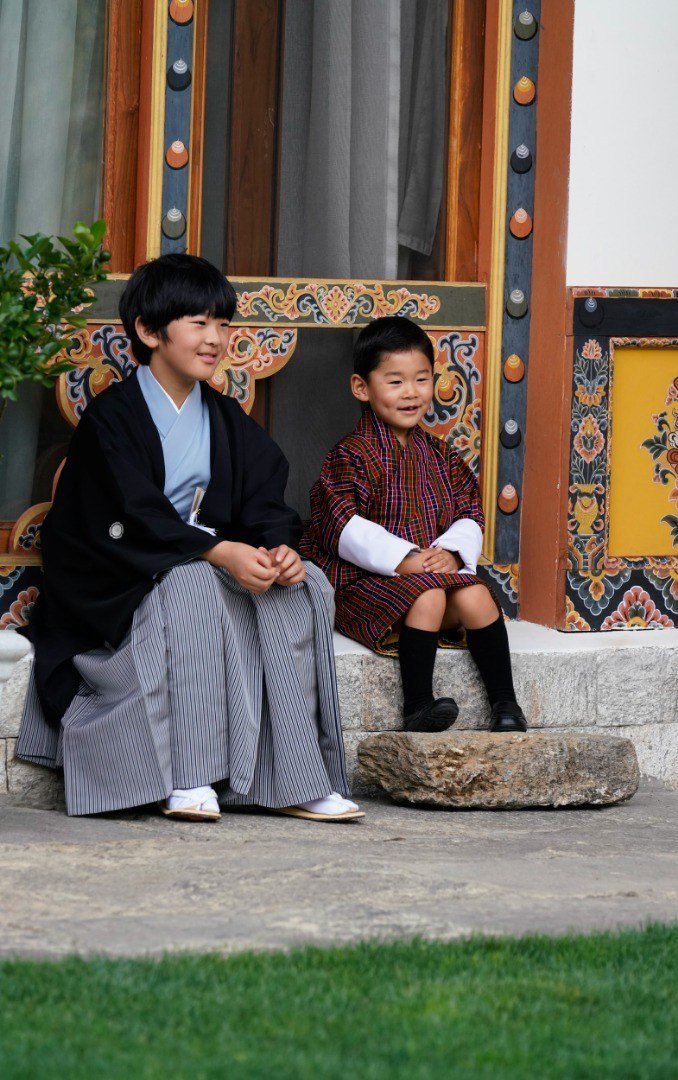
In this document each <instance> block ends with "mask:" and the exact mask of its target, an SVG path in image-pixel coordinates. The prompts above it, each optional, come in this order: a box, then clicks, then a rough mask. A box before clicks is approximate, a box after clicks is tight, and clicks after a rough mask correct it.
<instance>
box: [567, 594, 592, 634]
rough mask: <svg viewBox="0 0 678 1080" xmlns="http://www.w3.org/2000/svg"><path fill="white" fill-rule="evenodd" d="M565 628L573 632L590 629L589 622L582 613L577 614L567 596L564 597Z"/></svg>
mask: <svg viewBox="0 0 678 1080" xmlns="http://www.w3.org/2000/svg"><path fill="white" fill-rule="evenodd" d="M565 629H566V630H570V631H573V632H574V631H581V630H590V629H591V626H590V624H589V623H587V621H586V619H585V618H584V617H583V615H580V614H579V612H578V611H577V609H576V608H575V606H574V604H573V603H572V601H571V600H570V598H569V596H566V597H565Z"/></svg>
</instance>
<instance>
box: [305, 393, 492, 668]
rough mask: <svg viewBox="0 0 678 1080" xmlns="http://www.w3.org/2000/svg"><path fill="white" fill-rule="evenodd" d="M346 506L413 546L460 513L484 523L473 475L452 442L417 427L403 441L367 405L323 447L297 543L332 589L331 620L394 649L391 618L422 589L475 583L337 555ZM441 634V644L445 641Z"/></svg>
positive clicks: (427, 542)
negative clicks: (399, 571)
mask: <svg viewBox="0 0 678 1080" xmlns="http://www.w3.org/2000/svg"><path fill="white" fill-rule="evenodd" d="M354 514H359V515H360V516H361V517H365V518H367V519H368V520H370V521H375V522H376V523H377V524H378V525H382V526H383V527H384V528H385V529H388V531H389V532H391V533H394V534H395V535H396V536H399V537H401V538H402V539H403V540H408V541H410V542H411V543H412V544H414V545H416V546H417V547H420V548H428V547H430V546H431V544H432V543H433V541H434V540H436V539H437V538H438V537H439V536H441V535H442V533H444V532H446V531H447V529H449V528H450V526H451V525H452V524H453V523H454V522H455V521H458V520H460V519H461V518H470V519H471V520H472V521H475V522H477V524H478V525H479V526H480V528H481V529H482V528H483V527H484V525H485V518H484V515H483V510H482V506H481V503H480V495H479V490H478V483H477V481H476V478H475V476H474V475H473V473H472V471H471V470H470V469H469V468H468V466H467V465H466V464H465V463H464V462H463V461H462V459H461V457H460V456H459V454H458V453H457V452H456V450H454V448H453V447H452V446H451V445H450V444H449V443H446V442H443V441H442V440H441V439H437V438H435V437H434V436H432V435H429V434H428V433H427V432H425V431H423V430H422V429H421V428H418V427H417V428H415V429H414V431H413V432H412V434H411V436H410V440H409V442H408V445H407V446H406V447H403V446H402V445H401V443H400V442H399V441H398V439H397V438H396V436H395V434H394V433H393V431H392V430H391V428H390V427H389V426H388V424H385V423H383V421H381V420H380V419H379V418H378V417H377V416H376V415H375V414H374V413H373V412H372V410H371V409H370V408H366V409H364V410H363V414H362V417H361V419H360V421H359V423H358V425H357V427H356V428H355V430H354V431H353V432H352V434H351V435H348V436H347V437H346V438H344V439H342V440H341V441H340V442H339V443H337V445H336V446H335V447H334V449H333V450H331V451H330V453H329V454H328V456H327V458H326V460H325V464H324V465H323V468H322V472H321V474H320V478H319V479H318V480H317V481H316V483H315V484H314V485H313V488H312V489H311V524H310V528H309V529H308V531H307V533H306V534H305V536H304V537H303V539H302V545H301V551H302V554H303V556H304V558H306V559H311V560H312V561H313V562H314V563H315V564H316V565H317V566H319V567H320V568H321V569H322V570H323V572H324V573H325V574H326V575H327V577H328V578H329V580H330V582H331V584H332V585H333V586H334V588H335V590H336V595H335V602H336V608H337V615H336V627H337V630H340V631H341V633H342V634H346V635H347V636H348V637H352V638H354V639H355V640H356V641H360V642H362V644H363V645H367V646H368V647H369V648H371V649H374V650H375V651H376V652H381V653H385V654H386V655H394V653H395V652H396V651H397V650H396V649H395V644H394V643H395V641H396V640H397V628H396V624H397V623H398V620H399V619H401V618H402V617H403V616H404V615H405V614H406V613H407V611H408V610H409V609H410V607H411V606H412V604H413V603H414V601H415V600H416V599H417V597H419V596H421V594H422V593H423V592H426V591H427V590H428V589H438V588H443V589H451V588H461V587H463V586H466V585H476V584H479V583H480V578H478V577H476V576H475V575H472V574H459V573H456V574H412V575H408V576H407V577H383V576H381V575H379V574H371V573H369V572H368V571H365V570H362V569H361V568H360V567H358V566H355V565H354V564H353V563H350V562H346V561H345V560H344V559H341V558H340V557H339V537H340V536H341V533H342V530H343V529H344V527H345V525H346V524H347V522H348V521H349V520H350V519H351V518H352V517H353V515H354ZM448 643H449V642H448V641H445V640H444V639H443V640H441V644H448Z"/></svg>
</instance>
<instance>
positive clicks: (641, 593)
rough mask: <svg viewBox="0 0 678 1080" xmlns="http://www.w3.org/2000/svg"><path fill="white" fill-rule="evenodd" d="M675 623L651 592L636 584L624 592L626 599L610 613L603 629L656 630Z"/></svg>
mask: <svg viewBox="0 0 678 1080" xmlns="http://www.w3.org/2000/svg"><path fill="white" fill-rule="evenodd" d="M674 625H675V624H674V623H673V620H672V619H669V617H668V615H663V614H662V612H661V611H660V610H659V608H658V607H657V605H656V604H655V602H654V600H653V599H652V597H651V596H650V595H649V593H647V592H645V590H644V589H643V588H642V587H641V586H640V585H634V586H633V587H632V588H631V589H629V590H628V592H626V593H624V599H623V600H622V601H621V603H620V604H619V607H618V608H617V610H616V611H614V612H613V613H612V615H608V617H607V618H606V619H605V621H604V622H603V624H602V626H601V628H600V629H601V630H655V629H658V628H659V627H667V628H668V627H672V626H674Z"/></svg>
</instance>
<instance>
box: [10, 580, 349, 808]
mask: <svg viewBox="0 0 678 1080" xmlns="http://www.w3.org/2000/svg"><path fill="white" fill-rule="evenodd" d="M306 570H307V578H306V581H305V582H304V583H302V584H300V585H293V586H289V587H283V586H277V585H274V586H273V587H272V588H271V589H270V590H269V591H268V592H266V593H264V594H263V595H261V596H255V595H253V594H252V593H249V592H247V591H246V590H245V589H243V588H242V587H241V586H239V585H238V584H237V582H235V581H234V579H233V578H232V577H231V576H230V575H229V574H228V573H226V572H225V571H221V570H215V569H214V568H212V567H211V566H210V565H209V564H208V563H206V562H204V561H201V560H196V561H194V562H189V563H185V564H184V565H182V566H178V567H175V568H174V569H172V570H170V571H169V572H168V573H166V574H165V575H163V577H162V578H161V579H160V580H159V582H158V583H157V584H156V586H155V587H154V588H153V590H152V592H151V593H149V594H148V596H146V598H145V599H144V600H143V602H142V603H141V604H140V605H139V607H138V609H137V611H136V612H135V615H134V620H133V624H132V628H131V630H130V633H129V634H128V636H127V638H126V639H125V641H124V642H123V643H122V644H121V645H120V646H119V648H118V649H116V650H108V649H95V650H92V651H90V652H87V653H82V654H80V655H79V656H77V657H76V658H75V664H76V667H77V669H78V671H79V672H80V675H81V676H82V683H81V686H80V690H79V693H78V694H77V696H76V697H75V699H74V700H73V703H72V704H71V707H70V708H69V710H68V711H67V713H66V714H65V716H64V718H63V721H62V727H61V731H59V732H57V731H55V730H54V729H53V728H51V727H49V726H48V725H47V724H46V722H45V720H44V717H43V715H42V710H41V709H40V705H39V702H38V698H37V694H36V692H35V685H34V682H33V678H32V677H31V684H30V686H29V693H28V696H27V699H26V705H25V708H24V715H23V720H22V725H21V731H20V735H19V740H18V744H17V754H18V756H19V757H22V758H24V759H25V760H28V761H33V762H36V763H38V764H41V765H49V766H52V767H59V766H63V769H64V779H65V787H66V807H67V811H68V813H69V814H94V813H101V812H102V811H107V810H119V809H122V808H124V807H130V806H142V805H145V804H147V803H151V802H155V801H156V800H159V799H164V798H165V797H166V796H167V795H169V793H170V792H171V791H172V790H173V789H174V788H190V787H198V786H201V785H204V784H215V785H216V786H217V790H218V791H219V794H220V801H221V802H222V803H223V804H224V805H233V804H239V805H258V806H266V807H280V806H288V805H293V804H295V803H299V802H306V801H308V800H310V799H317V798H322V797H323V796H325V795H328V794H329V793H330V792H331V791H338V792H340V793H341V794H342V795H345V794H348V793H349V789H348V782H347V779H346V769H345V763H344V751H343V743H342V736H341V722H340V716H339V703H338V698H337V691H336V678H335V671H334V651H333V648H332V617H333V599H332V590H331V587H330V586H329V584H328V582H327V580H326V578H325V577H324V576H323V574H322V573H321V572H320V571H319V570H318V569H317V568H316V567H314V566H312V565H310V564H309V565H307V567H306Z"/></svg>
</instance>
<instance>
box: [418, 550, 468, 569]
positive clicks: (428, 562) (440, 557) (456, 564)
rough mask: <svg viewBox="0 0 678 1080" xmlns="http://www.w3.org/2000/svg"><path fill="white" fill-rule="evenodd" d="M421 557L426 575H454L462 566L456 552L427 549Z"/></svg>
mask: <svg viewBox="0 0 678 1080" xmlns="http://www.w3.org/2000/svg"><path fill="white" fill-rule="evenodd" d="M422 555H423V556H424V572H425V573H427V574H455V573H456V572H457V570H460V569H461V567H462V566H463V565H464V564H463V563H462V561H461V559H460V558H459V556H458V555H457V553H456V552H454V551H446V550H445V548H441V547H436V548H428V550H426V551H422Z"/></svg>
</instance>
